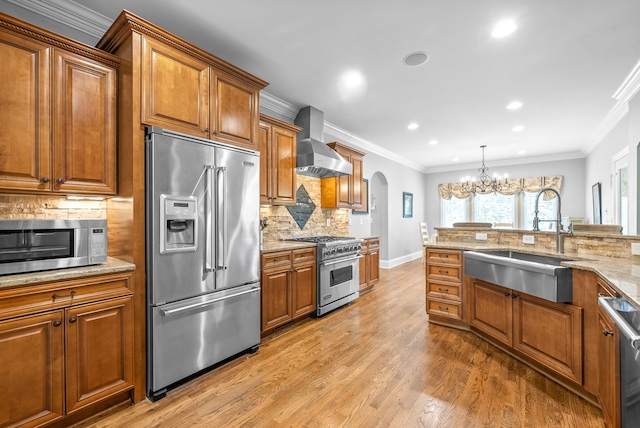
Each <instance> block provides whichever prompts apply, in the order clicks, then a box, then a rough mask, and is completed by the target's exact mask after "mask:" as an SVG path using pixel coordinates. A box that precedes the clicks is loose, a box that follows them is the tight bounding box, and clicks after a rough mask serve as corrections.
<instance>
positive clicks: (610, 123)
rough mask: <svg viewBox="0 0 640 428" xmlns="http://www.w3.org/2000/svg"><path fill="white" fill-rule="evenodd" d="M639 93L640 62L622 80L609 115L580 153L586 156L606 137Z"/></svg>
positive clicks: (625, 113) (614, 95)
mask: <svg viewBox="0 0 640 428" xmlns="http://www.w3.org/2000/svg"><path fill="white" fill-rule="evenodd" d="M638 91H640V60H639V61H638V62H637V63H636V65H635V67H633V69H632V70H631V72H630V73H629V75H627V77H626V78H625V79H624V81H623V82H622V84H621V85H620V87H619V88H618V89H617V90H616V92H615V93H614V94H613V96H612V98H613V99H615V100H616V104H615V105H614V106H613V108H612V109H611V110H610V111H609V114H607V116H606V117H605V118H604V120H603V121H602V122H600V124H599V125H598V127H597V128H596V130H595V132H594V133H593V135H592V136H591V138H590V139H589V141H588V142H587V145H586V146H585V147H584V149H583V150H582V152H583V153H584V154H585V155H586V154H589V153H591V151H592V150H593V149H595V148H596V146H597V145H598V144H599V143H600V142H601V141H602V140H603V139H604V138H605V137H606V136H607V134H608V133H609V132H610V131H611V130H612V129H613V127H614V126H616V125H617V124H618V122H620V120H622V118H623V117H625V116H626V115H627V113H628V112H629V101H630V100H631V99H632V98H633V97H634V96H635V95H636V94H637V93H638Z"/></svg>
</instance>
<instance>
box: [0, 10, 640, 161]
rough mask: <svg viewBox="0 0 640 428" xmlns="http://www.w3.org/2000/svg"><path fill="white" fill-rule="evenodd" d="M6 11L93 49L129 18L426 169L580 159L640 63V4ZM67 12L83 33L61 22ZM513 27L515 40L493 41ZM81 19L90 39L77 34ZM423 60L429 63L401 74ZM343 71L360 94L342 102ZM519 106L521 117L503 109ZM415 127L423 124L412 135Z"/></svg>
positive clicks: (603, 127)
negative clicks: (418, 57) (127, 14)
mask: <svg viewBox="0 0 640 428" xmlns="http://www.w3.org/2000/svg"><path fill="white" fill-rule="evenodd" d="M1 3H3V5H0V11H4V12H6V13H11V14H13V15H14V16H17V17H19V18H22V19H25V20H27V21H30V22H34V23H35V24H37V25H42V26H44V27H46V28H49V29H52V30H53V31H57V32H61V33H63V34H65V35H67V36H69V37H72V38H76V39H79V40H81V41H85V42H87V43H90V44H95V43H96V42H97V40H98V38H99V35H100V34H102V33H103V32H104V29H106V27H108V25H109V24H110V22H111V21H113V19H115V18H116V16H118V14H119V13H120V12H121V10H122V9H127V10H129V11H131V12H133V13H135V14H137V15H139V16H141V17H143V18H145V19H147V20H149V21H151V22H153V23H155V24H157V25H159V26H160V27H163V28H165V29H166V30H168V31H170V32H172V33H174V34H176V35H178V36H180V37H182V38H184V39H186V40H188V41H190V42H192V43H194V44H196V45H198V46H200V47H201V48H203V49H205V50H207V51H209V52H211V53H213V54H214V55H216V56H218V57H220V58H222V59H224V60H226V61H228V62H230V63H232V64H234V65H236V66H238V67H240V68H243V69H245V70H247V71H248V72H250V73H252V74H254V75H256V76H258V77H260V78H262V79H264V80H266V81H267V82H269V83H270V84H269V86H268V87H267V88H266V89H265V91H266V92H267V93H268V95H272V96H274V97H276V99H281V100H283V101H285V102H287V103H289V104H292V105H293V106H295V107H298V108H300V107H304V106H307V105H312V106H314V107H316V108H318V109H320V110H322V111H324V113H325V121H327V122H330V124H332V125H335V127H336V128H337V129H342V130H344V131H345V132H346V133H348V134H349V135H351V136H352V137H353V140H354V141H357V142H360V143H362V144H364V145H368V148H369V149H371V148H374V151H375V150H377V149H379V150H378V152H379V153H382V154H384V153H393V154H394V157H395V158H396V159H400V160H404V161H405V163H406V164H407V165H409V166H411V167H413V168H416V169H420V170H422V171H425V172H429V171H442V170H451V169H461V168H463V167H464V166H465V165H466V166H469V165H476V164H479V161H480V157H481V150H480V145H487V148H486V153H485V156H486V163H487V165H491V164H492V163H493V164H497V165H499V164H502V165H504V164H508V163H512V164H516V163H524V162H528V161H532V160H537V161H540V160H551V159H571V158H580V157H584V156H585V155H586V154H587V153H588V152H589V151H590V150H591V149H592V148H593V147H594V146H595V145H596V144H597V143H598V142H599V138H601V137H602V134H603V132H604V131H603V130H605V131H606V130H607V129H609V128H607V126H609V127H610V126H611V125H612V123H607V121H606V120H605V119H606V118H607V116H608V115H609V116H610V113H611V112H612V111H613V110H615V108H616V107H617V104H616V103H619V101H618V100H616V99H615V98H614V97H613V96H614V94H615V93H616V91H617V89H618V88H619V87H620V86H621V85H622V84H623V82H624V81H625V79H626V78H627V77H628V76H629V75H630V74H631V73H632V71H633V70H634V67H637V66H638V60H639V59H640V25H639V24H638V17H640V1H638V0H615V1H613V2H610V1H603V0H562V1H557V0H526V1H525V0H511V1H504V0H482V1H469V0H446V1H445V0H440V1H438V0H397V1H388V0H385V1H383V0H349V1H345V0H324V1H315V2H312V1H304V0H272V1H264V0H262V1H260V0H254V1H249V0H234V1H231V0H227V1H217V0H190V1H185V2H177V1H174V0H149V1H144V2H142V1H133V0H128V1H125V0H109V1H104V0H82V1H81V2H80V1H78V2H73V1H69V0H50V1H48V2H41V1H36V0H5V1H3V2H1ZM43 3H48V4H50V5H52V6H51V9H49V10H46V9H44V10H43V9H42V4H43ZM80 3H81V4H82V5H83V6H85V7H87V8H89V9H90V10H85V9H83V7H82V6H80ZM25 8H29V9H31V10H36V13H33V12H30V11H28V10H27V9H25ZM65 11H71V13H69V12H65ZM94 12H96V13H98V14H100V15H103V16H100V15H96V14H95V13H94ZM59 13H61V14H62V15H63V16H62V17H59V16H58V14H59ZM73 13H75V14H76V15H78V16H77V17H76V19H75V20H74V19H73V17H72V19H71V21H72V23H71V24H70V25H71V26H73V27H76V28H75V29H72V28H69V27H68V25H69V24H65V23H64V22H65V19H66V18H65V16H64V15H67V17H68V15H70V14H73ZM51 17H52V19H51ZM505 18H510V19H513V20H514V21H515V22H516V24H517V26H518V28H517V30H516V31H515V32H514V33H513V34H511V35H510V36H507V37H504V38H500V39H496V38H492V37H491V31H492V27H493V26H494V25H495V24H496V23H497V22H498V21H500V20H502V19H505ZM82 23H88V29H80V30H78V28H79V27H80V24H82ZM92 28H93V29H94V34H93V35H90V34H87V33H91V29H92ZM96 29H97V30H96ZM100 31H102V33H101V32H100ZM416 51H420V52H426V53H427V54H428V55H429V61H428V62H427V63H426V64H423V65H420V66H414V67H410V66H407V65H405V64H404V63H403V58H404V57H405V56H406V55H408V54H410V53H412V52H416ZM348 70H357V71H359V72H360V73H362V75H363V76H364V78H365V80H366V85H365V86H364V87H362V88H360V89H359V90H356V91H353V92H351V93H347V92H345V91H344V88H342V87H341V85H340V77H341V75H342V74H343V73H344V72H346V71H348ZM514 100H519V101H521V102H522V103H524V105H523V107H522V108H520V109H518V110H514V111H510V110H507V109H506V106H507V104H508V103H510V102H511V101H514ZM294 110H295V109H294ZM610 119H611V118H609V122H611V120H610ZM410 122H415V123H418V124H419V128H418V129H416V130H413V131H410V130H408V129H407V125H408V124H409V123H410ZM516 125H522V126H524V130H523V131H521V132H514V131H512V129H513V128H514V126H516ZM431 140H436V141H438V144H436V145H430V144H429V142H430V141H431ZM523 151H524V152H525V153H522V152H523ZM454 159H457V160H455V161H454Z"/></svg>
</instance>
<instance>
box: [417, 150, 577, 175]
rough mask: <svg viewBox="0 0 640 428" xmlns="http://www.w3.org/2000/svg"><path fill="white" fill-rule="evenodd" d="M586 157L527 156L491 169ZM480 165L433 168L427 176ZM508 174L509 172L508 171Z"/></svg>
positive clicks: (572, 153)
mask: <svg viewBox="0 0 640 428" xmlns="http://www.w3.org/2000/svg"><path fill="white" fill-rule="evenodd" d="M584 158H585V155H584V153H582V152H570V153H559V154H556V155H543V156H527V157H524V158H512V159H502V160H498V161H492V162H491V168H495V167H497V166H507V167H509V166H516V165H526V164H530V163H543V162H556V161H564V160H574V159H584ZM478 165H479V163H466V164H460V165H448V166H437V167H432V168H427V169H426V171H425V172H426V173H427V174H436V173H440V172H451V171H462V170H471V169H473V170H478ZM507 172H508V171H507Z"/></svg>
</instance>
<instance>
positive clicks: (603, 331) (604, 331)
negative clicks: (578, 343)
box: [602, 328, 613, 336]
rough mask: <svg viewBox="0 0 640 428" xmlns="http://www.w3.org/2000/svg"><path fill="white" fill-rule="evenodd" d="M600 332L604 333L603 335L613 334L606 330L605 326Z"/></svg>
mask: <svg viewBox="0 0 640 428" xmlns="http://www.w3.org/2000/svg"><path fill="white" fill-rule="evenodd" d="M602 334H604V335H605V336H613V332H612V331H609V330H607V329H606V328H605V329H604V330H602Z"/></svg>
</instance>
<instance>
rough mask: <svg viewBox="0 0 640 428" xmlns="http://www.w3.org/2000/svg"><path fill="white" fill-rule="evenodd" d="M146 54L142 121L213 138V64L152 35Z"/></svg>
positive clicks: (147, 42)
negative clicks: (210, 123)
mask: <svg viewBox="0 0 640 428" xmlns="http://www.w3.org/2000/svg"><path fill="white" fill-rule="evenodd" d="M142 55H143V56H142V107H141V110H142V111H141V115H142V118H141V121H142V123H144V124H147V125H156V126H161V127H165V128H169V129H171V130H174V131H179V132H184V133H187V134H190V135H195V136H198V137H204V138H209V133H208V131H209V102H210V101H209V99H210V92H209V65H208V64H206V63H204V62H201V61H198V60H197V59H195V58H193V57H191V56H189V55H187V54H185V53H183V52H181V51H179V50H177V49H173V48H171V47H169V46H167V45H164V44H162V43H159V42H157V41H155V40H153V39H148V38H144V39H143V45H142Z"/></svg>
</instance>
